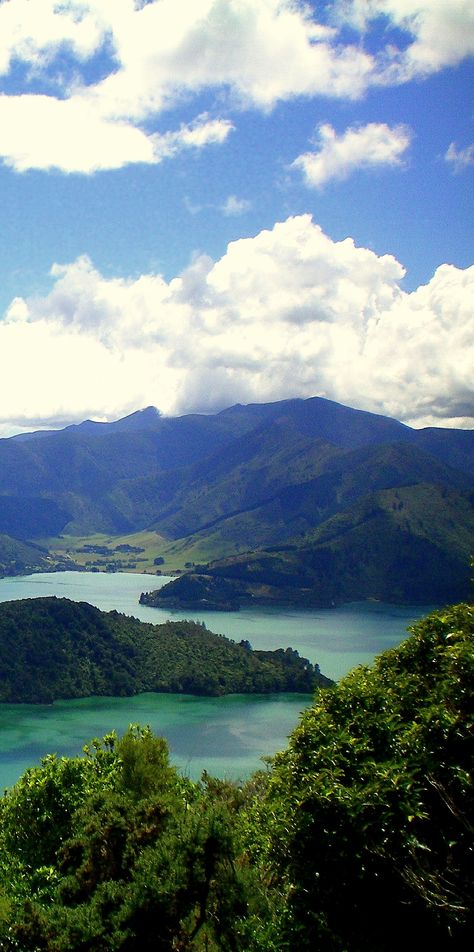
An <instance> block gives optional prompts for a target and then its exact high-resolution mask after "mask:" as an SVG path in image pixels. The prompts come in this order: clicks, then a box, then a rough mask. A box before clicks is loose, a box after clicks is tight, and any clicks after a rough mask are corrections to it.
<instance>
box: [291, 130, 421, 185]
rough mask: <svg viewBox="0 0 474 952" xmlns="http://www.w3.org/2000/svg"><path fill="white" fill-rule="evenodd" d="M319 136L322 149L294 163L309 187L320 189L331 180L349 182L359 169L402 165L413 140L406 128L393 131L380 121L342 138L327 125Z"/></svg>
mask: <svg viewBox="0 0 474 952" xmlns="http://www.w3.org/2000/svg"><path fill="white" fill-rule="evenodd" d="M317 133H318V134H317V139H316V143H315V144H316V145H317V146H319V148H317V150H316V151H315V152H305V153H303V155H299V156H298V158H296V159H295V161H294V162H293V163H292V165H293V167H294V168H296V169H301V171H302V172H303V175H304V178H305V180H306V184H307V185H309V186H312V187H316V188H319V187H320V186H321V185H324V184H325V183H326V182H328V181H330V180H331V179H345V178H347V177H348V176H349V175H350V174H351V173H352V172H354V171H355V170H357V169H364V168H376V167H377V166H383V165H388V166H392V167H393V166H399V165H401V156H402V155H403V153H404V152H406V150H407V148H408V146H409V145H410V139H411V134H410V131H409V130H408V129H407V128H406V126H400V125H399V126H395V127H393V128H391V127H390V126H387V125H386V124H385V123H380V122H371V123H369V124H368V125H366V126H356V127H352V128H349V129H347V130H346V131H345V133H344V134H343V135H341V136H338V135H337V134H336V132H335V130H334V129H333V127H332V126H331V125H329V124H328V123H324V124H322V125H320V126H319V128H318V130H317Z"/></svg>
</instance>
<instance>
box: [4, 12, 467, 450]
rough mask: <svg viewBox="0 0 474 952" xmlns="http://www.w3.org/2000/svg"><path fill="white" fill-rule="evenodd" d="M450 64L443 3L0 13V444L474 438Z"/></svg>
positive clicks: (463, 137)
mask: <svg viewBox="0 0 474 952" xmlns="http://www.w3.org/2000/svg"><path fill="white" fill-rule="evenodd" d="M473 53H474V10H473V7H472V4H471V3H470V2H466V0H340V2H339V0H334V2H331V3H322V2H319V3H318V2H313V3H306V4H303V3H300V2H297V0H193V3H192V4H190V3H189V2H185V0H150V2H148V3H143V2H140V0H138V2H134V0H65V2H61V3H58V2H54V0H4V2H3V3H1V4H0V86H1V88H0V93H1V95H0V196H1V216H2V217H1V225H2V227H1V229H0V250H1V253H0V269H1V281H0V288H1V291H0V314H1V315H2V318H1V319H0V435H10V434H12V433H15V432H21V431H22V430H25V429H32V428H35V429H36V428H40V427H51V426H62V425H65V424H67V423H69V422H73V421H76V422H77V421H79V420H81V419H84V418H86V417H93V418H95V419H103V420H110V419H114V418H117V417H119V416H123V415H125V414H126V413H128V412H131V411H133V410H135V409H138V408H139V407H142V406H146V405H149V404H153V405H155V406H157V407H158V408H159V409H160V410H161V411H162V412H164V413H168V414H176V413H185V412H211V411H215V410H219V409H221V408H223V407H225V406H228V405H230V404H232V403H235V402H251V401H256V400H276V399H281V398H285V397H294V396H301V397H305V396H312V395H317V394H319V395H322V396H325V397H328V398H330V399H335V400H339V401H340V402H342V403H347V404H350V405H352V406H357V407H361V408H363V409H368V410H372V411H374V412H379V413H385V414H388V415H392V416H396V417H398V418H399V419H402V420H404V421H406V422H410V423H412V424H413V425H416V426H422V425H438V426H458V427H459V426H468V427H472V426H474V408H473V389H474V388H473V380H474V373H473V369H474V350H473V346H474V318H473V303H472V302H473V288H474V267H473V227H472V225H473V199H472V195H473V189H472V183H473V166H474V103H473V97H472V92H473V89H474V83H473V74H474V69H473Z"/></svg>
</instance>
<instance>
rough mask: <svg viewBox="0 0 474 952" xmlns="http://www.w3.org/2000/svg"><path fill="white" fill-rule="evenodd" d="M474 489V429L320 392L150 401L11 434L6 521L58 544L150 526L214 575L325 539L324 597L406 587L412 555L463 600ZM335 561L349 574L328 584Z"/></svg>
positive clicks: (181, 558) (6, 526)
mask: <svg viewBox="0 0 474 952" xmlns="http://www.w3.org/2000/svg"><path fill="white" fill-rule="evenodd" d="M473 492H474V431H456V430H440V429H439V430H437V429H434V428H428V429H426V430H413V429H411V428H410V427H408V426H405V425H403V424H401V423H399V422H398V421H396V420H392V419H389V418H387V417H382V416H378V415H376V414H372V413H367V412H364V411H360V410H353V409H351V408H349V407H343V406H341V405H340V404H336V403H333V402H331V401H329V400H325V399H322V398H319V397H315V398H311V399H309V400H285V401H280V402H277V403H271V404H251V405H249V406H240V405H237V406H235V407H231V408H229V409H227V410H224V411H222V412H221V413H217V414H214V415H209V416H203V415H189V416H183V417H177V418H163V417H161V416H160V415H159V414H158V412H157V411H156V410H154V409H153V408H148V409H146V410H143V411H141V412H138V413H134V414H132V415H131V416H129V417H126V418H125V419H123V420H119V421H117V422H116V423H111V424H104V423H94V422H92V421H86V422H84V423H82V424H80V425H78V426H72V427H67V428H66V429H65V430H61V431H58V432H49V433H37V434H28V435H27V436H21V437H13V438H11V439H8V440H0V502H1V505H0V532H3V533H5V534H8V535H9V536H12V537H14V538H16V539H18V540H28V541H32V540H35V539H36V540H40V541H41V542H42V543H45V544H47V545H50V546H51V547H52V548H53V549H54V540H55V539H58V537H59V536H64V535H65V536H67V537H68V538H71V539H74V537H79V536H82V537H85V536H93V535H95V534H97V533H102V534H106V535H109V536H110V537H111V538H113V537H118V536H120V537H121V538H122V537H124V536H128V535H133V534H136V533H139V532H142V531H148V532H149V533H151V534H152V537H153V538H154V539H155V546H156V549H155V552H154V555H155V556H161V554H162V551H163V552H164V554H165V556H166V558H165V562H167V559H168V555H167V553H170V555H169V561H168V562H167V568H168V569H173V568H183V566H184V564H185V562H186V563H188V565H192V563H197V564H199V565H202V564H205V565H207V564H208V563H210V565H211V569H212V572H215V571H217V570H218V571H219V572H221V570H222V564H221V563H222V560H228V559H230V558H232V559H234V558H235V557H241V559H243V562H246V563H247V564H249V560H250V561H251V562H252V565H253V569H252V571H254V569H255V566H254V562H255V559H254V558H253V556H252V557H250V556H249V553H252V552H255V551H258V552H259V553H260V552H261V550H262V549H264V550H265V549H268V547H273V548H274V547H279V548H280V549H281V547H282V546H283V547H284V548H285V550H287V546H290V547H291V550H292V552H293V553H296V551H297V550H300V556H298V557H297V558H296V556H295V558H296V562H295V565H294V569H295V571H296V572H299V571H300V566H299V565H298V564H297V563H298V562H299V563H301V564H303V563H305V564H306V565H308V562H307V557H308V552H314V551H315V549H317V551H318V553H319V555H318V557H317V559H316V564H317V566H318V568H317V573H319V571H320V569H319V566H320V565H321V564H322V563H321V559H322V558H323V555H324V553H326V554H327V555H328V559H329V561H328V562H327V564H326V569H327V571H326V572H323V577H322V578H320V579H319V582H318V578H316V580H315V582H314V585H313V581H310V587H311V586H312V587H313V588H314V591H313V597H312V600H313V602H318V601H319V600H320V599H322V600H323V601H326V602H327V601H328V600H331V599H333V598H334V599H339V598H345V597H366V596H367V595H369V596H374V597H389V598H392V599H399V598H402V600H403V599H406V598H407V597H408V594H409V592H408V588H407V585H405V583H404V581H403V580H404V578H405V576H407V577H408V576H409V575H411V576H412V577H413V566H414V565H415V566H416V571H415V575H416V574H419V576H420V587H419V593H418V594H419V598H422V599H423V600H425V599H426V598H428V599H429V600H432V601H435V600H438V599H439V600H444V599H445V598H451V599H453V598H457V597H462V596H463V595H464V594H465V592H466V582H467V577H468V569H467V565H468V559H469V555H470V554H471V552H472V551H473V549H474V532H473V525H474V507H473V500H474V495H473ZM397 493H401V496H400V495H398V496H397ZM429 500H431V501H429ZM375 513H377V517H375V515H374V514H375ZM380 533H384V534H385V536H386V539H387V551H386V554H385V556H384V558H382V559H380V555H379V548H380V546H379V544H378V542H379V541H380V539H381V536H380ZM352 540H354V543H355V546H356V547H355V549H354V559H353V561H354V560H355V559H356V558H357V559H358V560H359V561H358V565H356V566H354V568H351V566H350V564H349V563H350V561H351V558H350V554H349V544H352ZM167 543H169V544H171V543H176V545H175V546H173V545H168V547H167ZM72 545H73V543H72ZM160 545H161V546H162V548H160ZM321 547H324V548H323V549H322V548H321ZM358 552H363V553H364V558H363V559H362V561H360V559H359V556H358V555H357V553H358ZM407 556H408V558H407ZM258 558H259V559H260V560H261V558H262V557H261V555H259V556H258ZM265 558H266V557H265ZM285 559H286V557H285ZM374 559H375V560H376V561H374ZM173 560H174V561H173ZM216 561H218V562H219V564H218V565H216V564H215V563H216ZM313 561H314V559H313ZM323 561H324V559H323ZM243 562H242V561H241V564H242V565H243ZM273 563H274V564H273V568H272V576H273V577H274V578H275V577H276V576H275V573H276V574H278V570H277V567H276V563H275V557H273ZM403 563H406V569H405V570H404V571H402V572H401V573H400V574H399V576H398V578H399V583H397V584H395V583H393V584H391V582H390V579H392V580H393V579H394V575H393V571H394V569H395V568H396V566H397V565H399V564H403ZM149 564H150V565H152V564H153V559H151V560H150V563H149ZM266 564H267V565H269V559H268V558H266ZM119 567H120V566H119ZM329 569H331V572H333V571H336V573H337V574H338V578H336V579H335V581H334V585H333V587H332V590H331V592H330V591H329V590H328V589H327V588H326V587H325V582H324V578H325V577H326V575H327V574H328V571H329ZM420 569H421V572H420V571H419V570H420ZM232 571H233V574H234V575H235V573H236V571H237V569H235V568H234V569H233V570H232ZM247 573H248V569H243V568H242V571H241V574H243V577H244V578H245V577H246V575H247ZM430 573H431V574H430ZM313 574H314V573H313ZM349 576H350V578H349ZM318 577H319V576H318ZM441 577H444V583H443V585H441V584H440V578H441ZM454 578H457V583H456V586H454V587H453V586H451V582H450V579H454ZM323 582H324V585H323ZM279 586H280V583H279V582H276V583H275V587H276V588H278V587H279ZM306 587H307V586H306ZM323 587H324V593H323V594H322V595H321V594H320V593H321V592H322V588H323ZM293 588H294V586H293ZM422 591H423V593H424V594H423V595H422V594H421V593H422ZM381 593H382V594H381ZM291 597H292V596H291ZM410 597H411V596H410Z"/></svg>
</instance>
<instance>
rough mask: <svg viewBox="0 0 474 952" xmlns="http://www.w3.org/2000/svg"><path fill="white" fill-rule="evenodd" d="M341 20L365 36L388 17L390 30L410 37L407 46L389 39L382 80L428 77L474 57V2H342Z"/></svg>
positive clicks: (380, 69)
mask: <svg viewBox="0 0 474 952" xmlns="http://www.w3.org/2000/svg"><path fill="white" fill-rule="evenodd" d="M335 18H336V19H338V18H339V19H340V20H342V21H345V22H350V23H351V24H352V25H353V26H354V27H355V28H356V29H357V30H359V31H360V32H363V31H364V30H368V29H369V28H370V25H371V23H373V22H374V21H375V20H379V19H380V18H384V20H385V25H386V26H388V27H389V28H390V27H396V28H397V29H398V30H400V31H402V32H403V33H404V34H405V37H406V42H405V44H404V45H403V46H401V47H398V46H397V45H396V44H395V43H393V42H391V41H389V45H387V47H386V49H385V51H384V54H385V55H384V56H379V58H378V73H379V81H382V82H387V83H389V82H394V83H397V82H407V81H409V80H411V79H414V78H423V77H425V76H429V75H431V74H433V73H436V72H438V71H439V70H440V69H443V68H445V67H448V66H456V65H457V64H458V63H460V62H461V60H463V59H464V58H465V57H466V56H471V55H472V54H473V53H474V9H473V5H472V3H471V0H336V5H335Z"/></svg>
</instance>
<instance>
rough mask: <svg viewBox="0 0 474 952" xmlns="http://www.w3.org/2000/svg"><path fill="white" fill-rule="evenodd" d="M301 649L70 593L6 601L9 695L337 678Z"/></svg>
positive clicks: (272, 684) (246, 688) (182, 689)
mask: <svg viewBox="0 0 474 952" xmlns="http://www.w3.org/2000/svg"><path fill="white" fill-rule="evenodd" d="M329 683H330V682H329V681H328V680H327V679H326V678H324V677H323V676H322V675H321V674H320V672H319V668H318V666H317V665H316V666H314V665H312V664H310V662H309V661H307V660H306V659H305V658H300V657H299V655H298V654H297V653H296V652H292V651H288V652H285V653H283V656H282V655H281V654H280V653H279V652H263V653H261V652H258V651H252V650H251V649H250V645H247V644H240V645H239V644H235V642H233V641H231V640H230V639H228V638H225V637H224V636H222V635H215V634H214V633H213V632H211V631H208V630H207V629H206V628H205V627H204V626H203V625H201V624H197V623H195V622H188V621H179V622H166V623H165V624H164V625H148V624H145V623H143V622H140V621H138V620H137V619H136V618H128V617H127V616H125V615H121V614H119V613H118V612H115V611H112V612H102V611H99V609H98V608H94V607H93V606H92V605H88V604H87V603H85V602H79V603H78V602H72V601H70V600H69V599H66V598H55V597H50V598H34V599H25V600H22V601H14V602H3V603H2V604H0V701H3V702H6V701H7V702H10V703H17V702H23V703H25V702H26V703H37V702H39V703H49V702H51V701H54V700H57V699H58V698H78V697H88V696H90V695H114V696H128V695H132V694H139V693H141V692H143V691H158V692H172V693H175V694H182V693H185V694H202V695H211V696H212V695H221V694H234V693H239V694H248V693H268V692H273V691H296V692H302V693H311V692H312V691H313V690H314V687H315V686H316V685H317V684H322V685H323V684H329Z"/></svg>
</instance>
